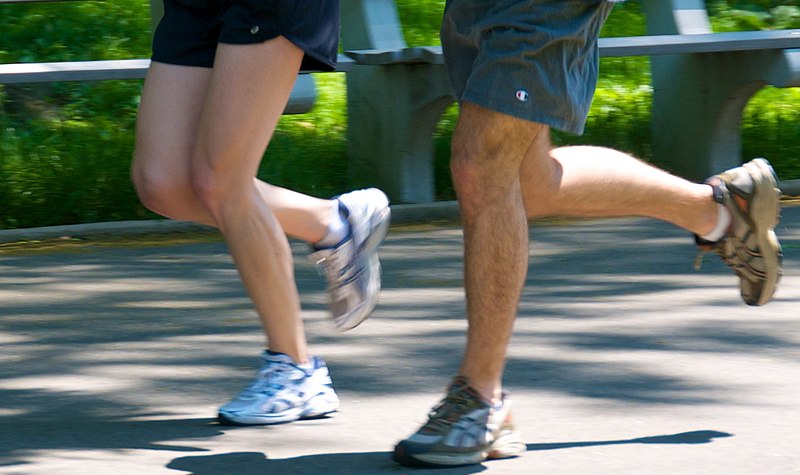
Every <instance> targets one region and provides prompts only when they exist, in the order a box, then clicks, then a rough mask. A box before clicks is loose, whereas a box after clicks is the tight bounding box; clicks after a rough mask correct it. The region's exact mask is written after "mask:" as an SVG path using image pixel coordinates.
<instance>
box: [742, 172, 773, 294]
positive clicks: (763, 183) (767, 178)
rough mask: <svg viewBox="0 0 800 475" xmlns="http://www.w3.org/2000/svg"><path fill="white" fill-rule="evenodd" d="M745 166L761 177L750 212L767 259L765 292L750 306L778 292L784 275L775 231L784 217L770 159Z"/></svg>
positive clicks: (755, 177) (754, 190)
mask: <svg viewBox="0 0 800 475" xmlns="http://www.w3.org/2000/svg"><path fill="white" fill-rule="evenodd" d="M744 166H745V167H746V168H747V169H748V171H749V172H750V174H751V176H752V177H753V178H754V179H757V178H759V177H760V178H761V179H760V180H757V181H756V186H755V187H754V189H753V200H752V201H751V202H750V208H749V210H748V215H749V216H750V219H751V220H752V223H753V232H754V233H755V236H756V240H757V241H758V248H759V249H760V250H761V258H762V259H764V269H765V277H764V284H763V286H762V290H761V295H759V298H758V299H757V300H756V301H755V302H753V303H750V305H764V304H765V303H767V302H769V300H770V299H771V298H772V296H773V295H774V294H775V289H776V288H777V286H778V281H779V280H780V276H781V245H780V242H779V241H778V237H777V236H776V235H775V231H774V229H775V226H777V225H778V221H779V220H780V199H781V191H780V189H778V181H777V178H776V176H775V171H774V170H773V169H772V166H771V165H770V164H769V162H767V161H766V160H764V159H761V158H757V159H755V160H753V161H752V162H750V163H747V164H745V165H744ZM748 303H749V302H748Z"/></svg>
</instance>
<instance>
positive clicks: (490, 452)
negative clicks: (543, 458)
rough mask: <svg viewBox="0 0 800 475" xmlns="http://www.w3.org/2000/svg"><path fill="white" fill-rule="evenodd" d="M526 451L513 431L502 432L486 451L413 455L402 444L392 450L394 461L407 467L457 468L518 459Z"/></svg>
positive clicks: (517, 434) (516, 433)
mask: <svg viewBox="0 0 800 475" xmlns="http://www.w3.org/2000/svg"><path fill="white" fill-rule="evenodd" d="M526 450H528V447H527V445H526V444H525V442H523V441H522V438H521V437H520V436H519V433H518V432H517V431H515V430H503V431H501V432H500V434H499V435H498V436H497V439H495V441H494V442H493V443H492V445H491V446H489V448H488V449H482V450H477V451H475V452H465V453H452V452H449V453H448V452H423V453H418V454H415V453H413V451H410V450H409V447H407V446H406V444H404V443H402V442H401V443H399V444H397V446H396V447H395V450H394V456H393V458H394V461H395V462H397V463H399V464H401V465H405V466H407V467H428V468H431V467H458V466H463V465H475V464H479V463H481V462H483V461H486V460H495V459H506V458H513V457H518V456H520V455H522V454H523V453H525V451H526Z"/></svg>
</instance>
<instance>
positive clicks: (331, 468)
mask: <svg viewBox="0 0 800 475" xmlns="http://www.w3.org/2000/svg"><path fill="white" fill-rule="evenodd" d="M391 457H392V456H391V454H390V453H389V452H356V453H340V454H316V455H305V456H302V457H293V458H288V459H275V460H271V459H269V458H267V456H266V455H264V454H262V453H260V452H232V453H227V454H217V455H192V456H185V457H178V458H176V459H175V460H173V461H172V462H170V463H169V464H168V465H167V468H170V469H173V470H184V471H187V472H189V473H190V474H191V475H227V474H230V473H236V474H237V475H256V474H258V475H265V474H273V473H274V474H292V475H319V474H321V473H324V474H327V475H336V474H348V475H375V474H377V473H402V472H414V474H415V475H423V474H426V473H436V474H440V475H443V474H444V473H448V474H456V475H467V474H472V473H480V472H483V471H484V470H486V467H485V466H483V465H473V466H468V467H454V468H451V469H449V470H446V471H443V470H442V469H429V470H425V469H411V468H406V467H403V466H401V465H398V464H397V463H395V462H393V461H392V458H391Z"/></svg>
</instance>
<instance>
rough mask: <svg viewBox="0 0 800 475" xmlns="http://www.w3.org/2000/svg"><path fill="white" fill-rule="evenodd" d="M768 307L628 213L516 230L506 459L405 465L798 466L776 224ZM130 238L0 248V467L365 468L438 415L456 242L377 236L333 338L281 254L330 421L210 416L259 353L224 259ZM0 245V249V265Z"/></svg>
mask: <svg viewBox="0 0 800 475" xmlns="http://www.w3.org/2000/svg"><path fill="white" fill-rule="evenodd" d="M778 234H779V236H780V237H781V239H782V242H783V245H784V252H785V260H784V263H785V271H784V277H783V281H782V285H781V287H780V288H779V290H778V293H777V295H776V297H775V300H774V301H773V302H772V303H770V304H769V305H767V306H764V307H761V308H751V307H748V306H746V305H744V304H743V303H741V300H740V299H739V295H738V289H737V280H736V278H735V277H734V276H733V274H732V273H731V272H730V271H729V270H728V269H727V268H726V267H725V266H724V265H723V264H722V263H721V262H720V261H719V259H718V258H717V257H716V256H714V255H707V256H706V258H705V260H704V265H703V268H702V270H701V271H695V270H694V269H693V266H692V265H693V261H694V257H695V248H694V246H693V245H692V243H691V240H690V237H689V236H687V235H686V233H684V232H682V231H680V230H678V229H675V228H673V227H671V226H669V225H666V224H662V223H659V222H655V221H650V220H604V221H596V222H585V223H582V224H561V225H554V224H547V225H535V226H533V227H532V228H531V236H532V245H531V251H530V254H531V261H532V264H531V267H530V272H529V275H528V279H527V284H526V288H525V293H524V295H523V297H522V301H521V303H520V313H519V318H518V320H517V325H516V332H515V336H514V339H513V341H512V344H511V347H510V349H509V355H508V365H507V370H506V380H505V382H506V388H507V389H508V390H509V392H510V394H511V396H512V398H513V399H514V404H515V406H514V415H515V418H516V422H517V424H518V426H519V427H520V429H521V431H522V433H523V436H524V438H525V440H526V442H527V444H528V451H527V453H526V454H525V455H524V456H522V457H519V458H516V459H511V460H505V461H492V462H487V463H485V464H482V465H478V466H473V467H463V468H457V469H450V470H416V472H417V473H436V474H446V473H458V474H462V473H463V474H467V473H481V472H485V473H498V474H676V473H680V474H703V475H706V474H726V475H733V474H748V475H750V474H797V473H800V450H799V449H798V447H800V431H798V430H797V428H798V427H800V208H788V209H786V210H784V219H783V222H782V225H781V227H780V228H779V229H778ZM156 241H158V244H159V245H158V246H155V245H150V244H152V243H149V242H144V244H143V241H142V240H141V239H136V240H133V241H131V242H127V241H125V240H116V241H114V242H112V243H111V244H110V245H103V244H102V243H92V242H91V241H90V242H87V243H78V244H75V243H72V244H71V243H65V244H61V245H56V246H54V247H52V248H48V247H47V246H44V247H42V246H39V248H38V250H35V251H34V252H29V251H26V250H25V249H24V247H17V248H6V251H5V252H4V253H2V254H0V473H3V474H73V473H74V474H119V473H140V474H162V473H194V474H203V475H208V474H318V473H319V474H335V473H347V474H380V473H397V472H406V471H409V472H411V471H412V470H410V469H405V468H402V467H399V466H398V465H395V464H394V463H393V462H392V461H391V459H390V453H391V450H392V448H393V446H394V444H395V443H396V442H397V441H398V440H399V439H401V438H403V437H405V436H407V435H409V434H410V433H411V432H413V431H414V430H415V429H416V428H417V427H418V425H419V424H420V423H421V422H422V421H423V420H424V418H425V416H426V413H427V411H428V410H429V409H430V407H431V406H432V405H433V404H435V403H436V402H438V400H439V399H440V397H441V396H442V395H443V390H444V387H445V386H446V384H447V383H448V380H449V378H450V377H451V376H452V375H453V374H454V372H455V371H456V369H457V365H458V362H459V358H460V354H461V351H462V347H463V342H464V330H465V328H466V326H465V320H464V318H463V315H464V302H463V291H462V287H461V268H462V266H461V255H462V249H461V233H460V230H459V228H458V227H456V226H454V225H448V224H434V225H420V226H403V227H395V228H393V229H392V230H391V231H390V233H389V235H388V237H387V239H386V242H385V245H384V247H383V248H382V253H381V256H382V262H383V268H384V291H383V293H382V297H381V303H380V305H379V307H378V309H377V310H376V312H375V313H374V315H373V316H372V318H371V319H370V320H368V321H367V322H365V323H364V325H362V326H361V327H359V328H358V329H356V330H354V331H352V332H349V333H346V334H338V333H336V332H335V331H334V330H333V327H332V325H331V324H330V323H329V321H328V317H327V313H326V310H325V293H324V282H323V280H322V277H320V275H319V274H318V273H317V271H316V270H315V268H314V266H313V264H312V263H310V262H308V260H307V259H306V254H307V250H306V248H305V246H304V245H302V244H299V243H293V249H294V251H295V253H296V256H297V267H296V273H297V275H296V277H297V281H298V286H299V289H300V291H301V295H302V300H303V308H304V312H303V316H304V318H305V321H306V328H307V331H308V335H309V340H310V344H311V349H312V351H313V352H314V353H316V354H318V355H321V356H323V357H324V358H325V359H326V360H327V362H328V365H329V367H330V369H331V373H332V376H333V380H334V384H335V386H336V388H337V390H338V392H339V395H340V397H341V399H342V407H341V411H340V412H339V413H338V414H336V415H335V416H334V417H331V418H328V419H322V420H314V421H304V422H298V423H292V424H286V425H280V426H273V427H250V428H231V427H224V426H220V425H217V424H216V423H215V422H214V416H215V414H216V409H217V407H218V406H219V405H220V404H222V403H224V402H226V401H227V400H228V398H230V397H231V396H232V395H233V394H234V393H236V392H238V391H239V390H240V389H241V388H242V387H243V386H244V385H245V384H246V383H247V382H248V381H249V379H250V378H251V376H252V374H253V372H254V371H255V369H256V365H257V364H258V353H259V351H260V349H261V348H263V345H264V340H263V336H262V334H261V332H260V330H259V326H258V320H257V318H256V316H255V314H254V312H253V311H252V309H251V306H250V304H249V302H248V299H247V298H246V297H245V295H244V292H243V290H242V288H241V284H240V283H239V281H238V279H237V277H236V271H235V269H234V268H233V266H232V263H231V260H230V258H229V256H228V255H227V253H226V249H225V246H224V244H222V243H221V242H220V241H219V240H218V239H215V238H211V239H209V238H208V237H207V236H205V237H202V236H201V239H196V238H194V237H192V238H181V239H177V240H163V239H161V240H156ZM9 249H10V250H9Z"/></svg>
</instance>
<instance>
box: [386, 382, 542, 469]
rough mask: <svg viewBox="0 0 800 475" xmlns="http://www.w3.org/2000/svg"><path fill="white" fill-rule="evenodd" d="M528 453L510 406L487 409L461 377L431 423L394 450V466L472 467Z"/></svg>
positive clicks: (433, 413)
mask: <svg viewBox="0 0 800 475" xmlns="http://www.w3.org/2000/svg"><path fill="white" fill-rule="evenodd" d="M526 450H527V446H526V445H525V443H524V442H523V441H522V438H521V437H520V435H519V433H518V432H517V430H516V429H515V427H514V424H513V422H512V420H511V400H510V399H509V398H507V397H505V395H504V397H503V402H502V403H501V404H500V405H499V406H491V405H490V404H488V403H486V402H485V401H484V400H483V399H482V398H481V397H480V395H478V393H477V392H476V391H475V390H474V389H473V388H472V387H470V386H469V383H468V382H467V380H466V378H463V377H458V378H456V379H455V380H454V381H453V383H452V384H451V385H450V388H449V390H448V394H447V396H446V397H445V398H444V400H442V402H441V403H439V405H437V406H436V407H434V408H433V410H432V411H431V413H430V415H429V416H428V422H426V423H425V425H423V426H422V428H420V429H419V430H418V431H417V432H415V433H414V434H412V435H411V437H409V438H408V439H405V440H403V441H400V443H398V444H397V446H396V447H395V449H394V460H395V461H396V462H398V463H400V464H402V465H406V466H409V467H420V466H421V467H443V466H458V465H471V464H477V463H481V462H483V461H484V460H486V459H499V458H509V457H516V456H518V455H521V454H522V453H524V452H525V451H526Z"/></svg>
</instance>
